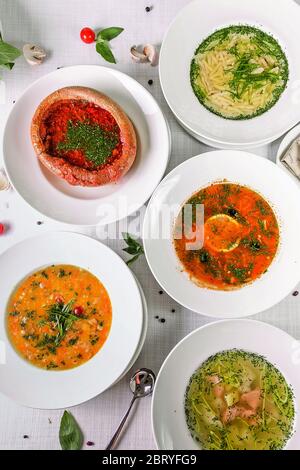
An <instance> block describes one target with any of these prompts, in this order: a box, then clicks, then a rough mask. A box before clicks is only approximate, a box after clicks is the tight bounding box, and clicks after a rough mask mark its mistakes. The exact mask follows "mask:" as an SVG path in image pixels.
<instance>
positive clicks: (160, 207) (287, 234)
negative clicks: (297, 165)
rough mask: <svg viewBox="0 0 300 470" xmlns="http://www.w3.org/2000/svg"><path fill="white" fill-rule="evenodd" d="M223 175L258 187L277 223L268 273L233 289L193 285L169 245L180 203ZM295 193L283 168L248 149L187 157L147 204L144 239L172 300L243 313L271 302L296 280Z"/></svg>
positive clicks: (205, 310) (299, 216)
mask: <svg viewBox="0 0 300 470" xmlns="http://www.w3.org/2000/svg"><path fill="white" fill-rule="evenodd" d="M223 179H227V180H228V181H230V182H233V183H239V184H242V185H246V186H249V187H250V188H251V189H253V190H255V191H257V192H259V193H260V194H261V195H262V196H263V197H265V199H266V200H267V201H268V202H269V203H270V204H271V205H272V206H273V208H274V210H275V213H276V216H277V219H278V222H279V226H280V246H279V249H278V253H277V255H276V257H275V259H274V260H273V262H272V264H271V265H270V267H269V269H268V271H267V273H266V274H264V275H263V276H261V277H260V278H259V279H257V280H256V281H255V282H253V283H252V284H249V285H246V286H244V287H243V288H241V289H238V290H234V291H218V290H210V289H205V288H201V287H199V286H197V285H196V284H194V283H193V282H192V281H191V280H190V279H189V277H188V276H187V275H186V274H185V273H183V272H182V268H181V265H180V262H179V259H178V257H177V255H176V253H175V249H174V247H173V224H174V220H175V217H176V216H177V214H178V213H179V210H180V207H181V206H182V205H183V203H184V202H185V201H186V200H187V199H188V198H189V197H190V196H191V195H192V194H193V193H194V192H196V191H197V190H199V189H200V188H203V187H205V186H208V185H209V184H211V183H213V182H215V181H218V180H223ZM283 194H284V197H283ZM299 196H300V191H299V187H298V185H296V184H295V183H294V182H293V181H292V180H291V178H289V176H288V175H287V174H286V173H284V172H283V171H281V170H280V169H279V168H278V167H277V166H276V165H275V164H274V163H272V162H270V161H269V160H267V159H265V158H262V157H258V156H257V155H253V154H251V153H246V152H241V151H233V150H219V151H214V152H208V153H205V154H202V155H198V156H197V157H194V158H191V159H190V160H187V161H186V162H184V163H182V164H181V165H179V166H178V167H176V168H175V169H174V170H173V171H171V172H170V173H169V174H168V175H167V176H166V177H165V178H164V179H163V181H162V182H161V183H160V185H159V186H158V188H157V189H156V191H155V192H154V194H153V196H152V198H151V200H150V203H149V205H148V207H147V211H146V214H145V221H144V227H143V240H144V248H145V254H146V258H147V261H148V264H149V266H150V269H151V271H152V273H153V275H154V276H155V278H156V279H157V281H158V282H159V283H160V285H161V286H162V287H163V288H164V289H165V291H166V292H167V293H168V294H169V295H170V296H171V297H173V299H175V300H176V301H177V302H178V303H180V304H181V305H183V306H184V307H186V308H189V309H190V310H193V311H195V312H198V313H201V314H203V315H207V316H211V317H215V318H234V317H244V316H248V315H253V314H255V313H258V312H261V311H263V310H266V309H268V308H270V307H272V306H273V305H275V304H277V303H278V302H280V301H281V300H282V299H283V298H284V297H286V296H287V295H288V294H289V292H290V291H291V290H292V289H293V288H294V287H295V286H296V285H297V283H298V282H299V280H300V250H299V236H298V232H299V226H300V213H299ZM169 207H171V208H173V214H171V216H170V217H168V216H169V214H168V213H166V212H163V211H164V210H165V209H166V208H169ZM162 219H163V220H164V221H165V223H164V224H163V230H164V232H163V236H161V224H160V220H162ZM157 234H159V235H157Z"/></svg>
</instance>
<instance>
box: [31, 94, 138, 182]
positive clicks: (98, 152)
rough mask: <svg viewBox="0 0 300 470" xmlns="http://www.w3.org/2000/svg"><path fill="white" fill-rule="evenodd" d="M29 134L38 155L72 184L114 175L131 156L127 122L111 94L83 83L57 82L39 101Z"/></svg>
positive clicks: (112, 179)
mask: <svg viewBox="0 0 300 470" xmlns="http://www.w3.org/2000/svg"><path fill="white" fill-rule="evenodd" d="M31 140H32V144H33V147H34V150H35V153H36V155H37V157H38V159H39V161H40V162H41V163H42V164H43V165H44V166H45V167H46V168H48V170H50V171H51V172H52V173H54V174H55V175H56V176H58V177H59V178H62V179H64V180H66V181H67V182H68V183H69V184H71V185H78V186H102V185H105V184H108V183H116V182H117V181H119V180H120V179H121V178H122V177H123V176H124V175H125V174H126V173H127V172H128V171H129V169H130V167H131V166H132V164H133V162H134V160H135V157H136V149H137V144H136V135H135V131H134V128H133V125H132V123H131V122H130V120H129V118H128V117H127V115H126V114H125V112H124V111H123V110H122V108H121V107H120V106H119V105H118V104H117V103H115V102H114V101H113V100H112V99H111V98H109V97H108V96H106V95H104V94H103V93H100V92H99V91H96V90H93V89H91V88H86V87H78V86H71V87H66V88H61V89H59V90H57V91H55V92H54V93H52V94H51V95H49V96H47V97H46V98H45V99H44V100H43V101H42V102H41V103H40V105H39V106H38V108H37V110H36V112H35V114H34V116H33V119H32V125H31Z"/></svg>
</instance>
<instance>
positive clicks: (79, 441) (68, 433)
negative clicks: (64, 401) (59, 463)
mask: <svg viewBox="0 0 300 470" xmlns="http://www.w3.org/2000/svg"><path fill="white" fill-rule="evenodd" d="M59 442H60V445H61V448H62V449H63V450H80V449H81V448H82V445H83V434H82V432H81V429H80V427H79V426H78V424H77V422H76V421H75V419H74V417H73V416H72V415H71V413H69V412H68V411H65V412H64V414H63V416H62V418H61V422H60V429H59Z"/></svg>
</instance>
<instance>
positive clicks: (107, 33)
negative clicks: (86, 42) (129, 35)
mask: <svg viewBox="0 0 300 470" xmlns="http://www.w3.org/2000/svg"><path fill="white" fill-rule="evenodd" d="M122 31H124V28H119V27H118V26H112V27H111V28H105V29H102V31H100V32H99V33H98V34H97V41H98V40H101V39H102V40H104V41H111V40H112V39H114V38H116V37H117V36H119V34H121V33H122Z"/></svg>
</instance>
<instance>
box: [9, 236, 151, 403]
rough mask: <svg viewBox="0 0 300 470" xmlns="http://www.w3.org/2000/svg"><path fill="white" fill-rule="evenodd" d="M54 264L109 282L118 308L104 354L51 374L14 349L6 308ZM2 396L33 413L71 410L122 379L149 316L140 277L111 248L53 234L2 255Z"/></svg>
mask: <svg viewBox="0 0 300 470" xmlns="http://www.w3.org/2000/svg"><path fill="white" fill-rule="evenodd" d="M51 264H73V265H77V266H80V267H82V268H84V269H87V270H89V271H91V272H92V273H93V274H94V275H95V276H96V277H98V278H99V280H100V281H101V282H102V283H103V285H104V286H105V288H106V289H107V291H108V294H109V296H110V300H111V303H112V326H111V330H110V333H109V336H108V338H107V340H106V342H105V343H104V345H103V347H102V348H101V349H100V350H99V352H98V353H97V354H96V355H95V356H94V357H93V358H92V359H90V360H89V361H87V362H86V363H84V364H83V365H81V366H79V367H76V368H74V369H69V370H63V371H51V370H50V371H47V370H44V369H41V368H39V367H36V366H33V365H32V364H30V363H29V362H28V361H26V360H25V359H23V358H22V357H21V356H20V355H19V354H18V353H17V352H16V351H15V349H14V348H13V346H12V344H11V342H10V340H9V338H8V335H7V331H6V315H5V312H6V308H7V303H8V300H9V297H10V295H11V293H12V291H13V289H14V288H15V286H16V285H17V284H18V283H19V282H20V281H21V280H22V279H24V278H25V277H26V276H27V275H28V274H30V273H32V272H34V271H36V270H38V269H40V268H41V267H43V266H47V265H51ZM0 276H1V285H0V310H1V312H2V315H1V321H0V340H1V341H2V342H4V346H5V351H6V361H5V363H4V364H1V363H0V392H1V393H3V394H5V395H7V396H8V397H10V398H12V399H13V400H15V401H17V402H18V403H21V404H23V405H25V406H30V407H33V408H47V409H55V408H67V407H70V406H74V405H77V404H79V403H82V402H84V401H87V400H89V399H91V398H93V397H95V396H96V395H98V394H99V393H102V392H103V391H104V390H106V389H107V388H109V387H110V386H111V385H112V384H114V383H115V382H116V381H117V380H119V379H120V378H121V377H122V376H123V374H124V372H125V371H127V370H128V367H129V366H130V365H132V360H133V358H135V357H136V354H137V353H138V352H139V348H140V344H141V341H143V337H144V331H143V325H144V312H143V303H142V299H141V294H140V291H139V287H138V286H137V283H136V281H135V278H134V276H133V274H132V272H131V271H130V269H129V268H128V267H127V266H126V264H125V263H124V262H123V261H122V260H121V258H120V257H119V256H118V255H116V254H115V253H114V252H113V251H112V250H111V249H110V248H108V247H106V246H105V245H103V244H102V243H100V242H98V241H97V240H94V239H92V238H89V237H86V236H84V235H78V234H75V233H70V232H53V233H48V234H45V235H42V236H39V237H34V238H29V239H27V240H24V241H22V242H20V243H18V244H17V245H15V246H13V247H12V248H10V249H9V250H7V251H6V252H4V253H3V254H2V255H1V256H0Z"/></svg>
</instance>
